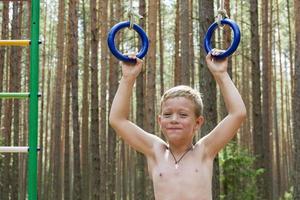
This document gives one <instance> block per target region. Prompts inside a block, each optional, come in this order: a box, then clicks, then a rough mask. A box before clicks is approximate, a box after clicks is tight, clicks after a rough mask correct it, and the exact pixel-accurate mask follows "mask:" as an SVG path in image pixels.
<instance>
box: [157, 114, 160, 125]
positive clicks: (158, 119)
mask: <svg viewBox="0 0 300 200" xmlns="http://www.w3.org/2000/svg"><path fill="white" fill-rule="evenodd" d="M157 122H158V124H159V126H160V124H161V115H158V116H157Z"/></svg>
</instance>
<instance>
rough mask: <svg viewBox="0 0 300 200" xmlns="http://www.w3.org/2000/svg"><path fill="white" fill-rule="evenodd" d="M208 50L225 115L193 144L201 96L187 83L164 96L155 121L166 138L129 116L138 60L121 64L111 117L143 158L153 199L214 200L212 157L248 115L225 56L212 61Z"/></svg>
mask: <svg viewBox="0 0 300 200" xmlns="http://www.w3.org/2000/svg"><path fill="white" fill-rule="evenodd" d="M219 52H220V51H213V52H212V54H213V55H216V54H218V53H219ZM212 54H208V55H207V57H206V62H207V65H208V68H209V70H210V72H211V73H212V75H213V77H214V78H215V80H216V82H217V84H218V85H219V87H220V91H221V93H222V95H223V99H224V101H225V105H226V108H227V111H228V115H227V116H226V117H225V118H224V119H223V120H222V121H221V122H220V123H219V124H218V125H217V126H216V127H215V128H214V129H213V130H212V131H211V132H210V133H209V134H208V135H206V136H205V137H203V138H201V139H200V140H199V141H198V142H197V143H196V144H193V137H194V135H195V134H196V133H197V131H198V130H199V129H200V128H201V126H202V125H203V123H204V118H203V116H202V109H203V108H202V107H203V105H202V100H201V97H200V94H199V93H198V92H197V91H196V90H194V89H192V88H190V87H188V86H177V87H174V88H171V89H169V90H168V91H166V93H165V94H164V95H163V97H162V100H161V111H160V114H159V116H158V123H159V125H160V128H161V131H162V133H163V134H164V136H165V138H166V142H165V141H163V140H162V139H161V138H159V137H157V136H156V135H153V134H151V133H147V132H146V131H144V130H143V129H141V128H140V127H138V126H137V125H135V124H134V123H133V122H131V121H129V120H128V116H129V108H130V98H131V93H132V88H133V85H134V83H135V80H136V77H137V76H138V75H139V73H140V71H141V69H142V61H141V60H139V59H137V62H136V64H130V63H122V73H123V76H122V78H121V80H120V85H119V88H118V90H117V93H116V95H115V98H114V101H113V104H112V107H111V111H110V116H109V121H110V124H111V126H112V127H113V128H114V130H115V131H116V133H117V134H118V135H119V136H120V137H121V138H122V139H123V140H124V141H125V142H126V143H128V144H129V145H130V146H132V147H133V148H134V149H136V150H137V151H139V152H141V153H143V154H144V155H145V156H146V158H147V163H148V170H149V175H150V177H151V179H152V180H153V186H154V194H155V199H156V200H212V173H213V160H214V158H215V156H216V155H217V154H218V152H219V151H220V150H221V149H222V148H223V147H224V146H225V145H226V144H227V143H228V142H229V141H230V140H231V139H232V138H233V137H234V135H235V134H236V133H237V131H238V129H239V128H240V126H241V124H242V122H243V121H244V120H245V118H246V108H245V105H244V102H243V100H242V98H241V96H240V94H239V92H238V90H237V88H236V87H235V86H234V84H233V82H232V80H231V79H230V77H229V75H228V73H227V59H222V60H219V59H214V57H213V56H212ZM132 57H133V58H135V56H132Z"/></svg>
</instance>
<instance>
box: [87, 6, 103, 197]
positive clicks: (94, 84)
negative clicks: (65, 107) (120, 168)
mask: <svg viewBox="0 0 300 200" xmlns="http://www.w3.org/2000/svg"><path fill="white" fill-rule="evenodd" d="M90 13H91V122H90V123H91V125H90V126H91V130H90V131H91V134H90V144H91V151H92V152H91V153H92V158H91V159H92V166H91V167H92V169H91V174H92V176H91V189H92V191H91V192H92V193H91V199H92V200H99V198H100V190H99V188H98V186H100V184H101V180H100V149H99V148H100V147H99V145H100V141H99V106H98V105H99V91H98V88H99V86H98V43H99V28H98V26H97V23H95V22H97V21H98V17H97V7H96V0H91V1H90ZM102 184H104V183H102Z"/></svg>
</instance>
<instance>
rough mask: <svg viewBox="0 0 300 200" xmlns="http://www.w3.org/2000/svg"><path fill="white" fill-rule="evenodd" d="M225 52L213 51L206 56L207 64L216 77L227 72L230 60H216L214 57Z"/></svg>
mask: <svg viewBox="0 0 300 200" xmlns="http://www.w3.org/2000/svg"><path fill="white" fill-rule="evenodd" d="M223 52H224V50H218V49H213V50H212V51H211V52H209V53H208V54H207V56H206V63H207V66H208V68H209V70H210V72H211V73H212V74H213V75H214V76H215V75H218V74H223V73H226V72H227V66H228V58H222V59H221V58H216V57H214V56H216V55H219V54H220V53H223Z"/></svg>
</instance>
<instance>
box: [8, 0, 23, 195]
mask: <svg viewBox="0 0 300 200" xmlns="http://www.w3.org/2000/svg"><path fill="white" fill-rule="evenodd" d="M22 8H23V3H20V2H14V3H13V19H12V34H11V37H12V38H14V39H18V38H21V30H20V27H21V25H22V12H21V11H22ZM21 50H22V49H20V48H18V47H12V49H11V54H10V56H11V58H10V61H11V62H10V68H11V69H12V71H13V76H12V81H13V84H14V86H13V87H14V89H13V90H14V91H15V92H18V91H20V89H21V73H20V72H21V58H22V51H21ZM12 117H13V142H12V143H13V146H20V144H19V137H20V135H19V134H20V101H19V100H18V99H16V100H14V101H13V116H12ZM11 172H12V178H11V198H12V199H18V195H19V192H20V191H19V187H20V185H19V180H18V178H19V155H18V154H13V159H12V171H11ZM20 188H21V187H20Z"/></svg>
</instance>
